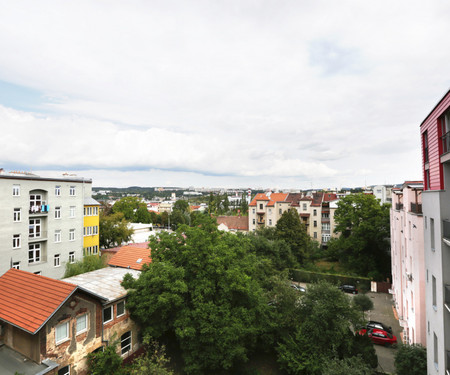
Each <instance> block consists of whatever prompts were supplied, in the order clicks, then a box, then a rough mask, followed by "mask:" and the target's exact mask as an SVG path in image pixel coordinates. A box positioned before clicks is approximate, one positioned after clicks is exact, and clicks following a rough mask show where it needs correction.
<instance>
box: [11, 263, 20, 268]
mask: <svg viewBox="0 0 450 375" xmlns="http://www.w3.org/2000/svg"><path fill="white" fill-rule="evenodd" d="M11 268H15V269H16V270H20V261H19V262H12V267H11Z"/></svg>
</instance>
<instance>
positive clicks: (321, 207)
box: [248, 192, 338, 246]
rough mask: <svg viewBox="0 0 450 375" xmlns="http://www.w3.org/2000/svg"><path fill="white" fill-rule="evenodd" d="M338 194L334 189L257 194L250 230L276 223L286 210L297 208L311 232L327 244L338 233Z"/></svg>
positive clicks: (250, 218)
mask: <svg viewBox="0 0 450 375" xmlns="http://www.w3.org/2000/svg"><path fill="white" fill-rule="evenodd" d="M337 202H338V198H337V196H336V194H334V193H328V192H325V193H324V192H319V193H312V195H307V196H305V195H303V194H301V193H289V194H285V193H272V194H270V193H269V194H264V193H259V194H257V195H256V196H255V197H254V198H253V200H252V202H251V203H250V204H249V214H248V218H249V230H250V231H255V230H256V229H258V228H260V227H274V226H275V225H276V223H277V221H278V219H279V218H280V217H281V215H282V214H283V212H284V211H287V210H289V209H295V210H296V211H297V212H298V214H299V216H300V220H301V222H302V224H304V225H305V228H306V231H307V233H308V235H309V236H310V237H311V238H313V239H314V240H316V241H318V242H319V243H321V244H322V246H326V244H327V242H328V241H329V240H330V238H332V237H335V236H336V234H335V233H334V227H335V224H334V212H335V211H336V209H337Z"/></svg>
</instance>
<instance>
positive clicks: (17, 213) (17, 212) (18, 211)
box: [14, 208, 22, 222]
mask: <svg viewBox="0 0 450 375" xmlns="http://www.w3.org/2000/svg"><path fill="white" fill-rule="evenodd" d="M21 212H22V210H21V209H20V208H15V209H14V221H16V222H17V221H20V216H21Z"/></svg>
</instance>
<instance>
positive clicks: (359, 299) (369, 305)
mask: <svg viewBox="0 0 450 375" xmlns="http://www.w3.org/2000/svg"><path fill="white" fill-rule="evenodd" d="M353 304H354V305H355V307H356V308H357V309H358V310H361V311H362V313H363V319H364V313H365V312H366V311H369V310H372V309H373V302H372V300H371V299H370V298H369V297H368V296H367V295H365V294H358V295H356V296H354V297H353Z"/></svg>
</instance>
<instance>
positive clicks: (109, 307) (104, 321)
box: [102, 305, 114, 324]
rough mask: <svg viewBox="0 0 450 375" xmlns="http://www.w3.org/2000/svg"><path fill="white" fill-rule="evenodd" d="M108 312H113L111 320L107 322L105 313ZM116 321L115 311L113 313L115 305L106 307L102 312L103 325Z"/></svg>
mask: <svg viewBox="0 0 450 375" xmlns="http://www.w3.org/2000/svg"><path fill="white" fill-rule="evenodd" d="M106 310H110V312H111V318H110V319H109V320H105V311H106ZM113 320H114V311H113V305H111V306H108V307H104V308H103V310H102V323H103V324H107V323H109V322H112V321H113Z"/></svg>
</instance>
